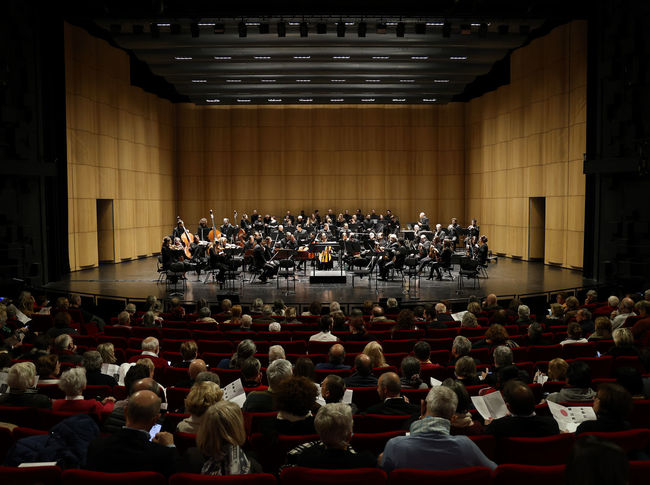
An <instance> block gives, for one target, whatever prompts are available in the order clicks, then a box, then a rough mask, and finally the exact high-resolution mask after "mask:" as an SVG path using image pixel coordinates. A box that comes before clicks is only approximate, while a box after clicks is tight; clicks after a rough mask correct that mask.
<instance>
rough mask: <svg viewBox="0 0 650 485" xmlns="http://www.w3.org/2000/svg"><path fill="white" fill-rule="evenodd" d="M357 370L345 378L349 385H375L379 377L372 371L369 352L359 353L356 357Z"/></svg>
mask: <svg viewBox="0 0 650 485" xmlns="http://www.w3.org/2000/svg"><path fill="white" fill-rule="evenodd" d="M354 369H355V372H354V374H352V375H351V376H349V377H346V378H345V385H346V386H348V387H375V386H376V385H377V378H376V377H375V376H374V375H373V373H372V360H371V359H370V357H369V356H368V355H367V354H359V355H357V356H356V357H355V358H354Z"/></svg>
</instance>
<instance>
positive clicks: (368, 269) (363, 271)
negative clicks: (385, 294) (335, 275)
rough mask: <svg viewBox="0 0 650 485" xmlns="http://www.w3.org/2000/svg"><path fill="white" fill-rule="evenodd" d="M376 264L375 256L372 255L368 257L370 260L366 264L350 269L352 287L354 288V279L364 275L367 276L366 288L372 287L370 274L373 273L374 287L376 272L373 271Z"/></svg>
mask: <svg viewBox="0 0 650 485" xmlns="http://www.w3.org/2000/svg"><path fill="white" fill-rule="evenodd" d="M376 265H377V257H376V256H373V257H372V258H370V262H369V263H368V265H367V266H364V267H362V268H357V269H352V270H350V271H349V272H350V273H352V288H354V279H355V278H363V277H364V276H367V277H368V288H372V275H373V273H375V287H376V286H377V274H376V272H375V266H376Z"/></svg>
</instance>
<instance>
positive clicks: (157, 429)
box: [149, 424, 162, 441]
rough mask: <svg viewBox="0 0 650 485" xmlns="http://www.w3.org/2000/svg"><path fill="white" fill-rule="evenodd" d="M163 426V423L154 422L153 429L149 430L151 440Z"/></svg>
mask: <svg viewBox="0 0 650 485" xmlns="http://www.w3.org/2000/svg"><path fill="white" fill-rule="evenodd" d="M161 428H162V425H160V424H154V425H153V426H152V427H151V429H150V430H149V441H151V440H152V439H154V438H155V437H156V435H157V434H158V433H160V429H161Z"/></svg>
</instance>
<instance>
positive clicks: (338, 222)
mask: <svg viewBox="0 0 650 485" xmlns="http://www.w3.org/2000/svg"><path fill="white" fill-rule="evenodd" d="M345 224H347V221H346V220H345V217H343V213H340V214H339V215H338V216H337V217H336V227H343V226H344V225H345Z"/></svg>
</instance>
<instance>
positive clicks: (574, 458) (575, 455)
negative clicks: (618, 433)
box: [564, 435, 630, 485]
mask: <svg viewBox="0 0 650 485" xmlns="http://www.w3.org/2000/svg"><path fill="white" fill-rule="evenodd" d="M629 470H630V465H629V463H628V459H627V456H626V454H625V452H624V451H623V450H622V449H621V447H620V446H618V445H616V444H614V443H612V442H611V441H606V440H604V439H601V438H598V437H596V436H589V435H587V436H581V437H580V438H578V439H577V440H576V443H575V444H574V445H573V449H572V450H571V453H570V454H569V459H568V462H567V465H566V468H565V472H564V483H565V484H566V485H627V484H628V483H629V482H628V476H629Z"/></svg>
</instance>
